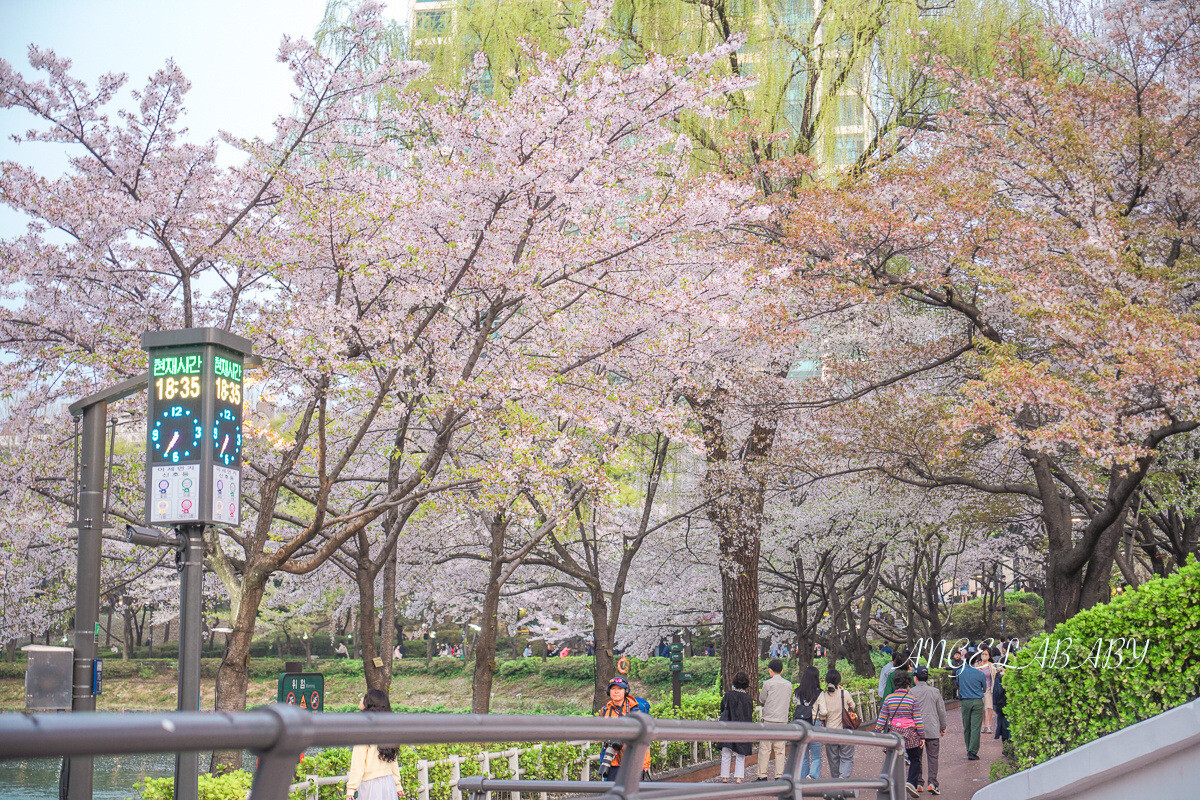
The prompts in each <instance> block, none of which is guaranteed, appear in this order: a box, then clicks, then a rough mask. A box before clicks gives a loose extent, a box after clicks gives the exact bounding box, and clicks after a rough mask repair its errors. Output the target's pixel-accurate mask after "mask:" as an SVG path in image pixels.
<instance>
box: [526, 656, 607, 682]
mask: <svg viewBox="0 0 1200 800" xmlns="http://www.w3.org/2000/svg"><path fill="white" fill-rule="evenodd" d="M538 674H539V675H541V676H542V677H543V678H545V679H546V680H560V681H582V682H587V683H591V682H592V681H594V680H595V679H596V665H595V659H593V658H592V657H591V656H568V657H566V658H551V659H548V660H547V661H546V662H545V663H544V664H542V665H541V669H540V670H538Z"/></svg>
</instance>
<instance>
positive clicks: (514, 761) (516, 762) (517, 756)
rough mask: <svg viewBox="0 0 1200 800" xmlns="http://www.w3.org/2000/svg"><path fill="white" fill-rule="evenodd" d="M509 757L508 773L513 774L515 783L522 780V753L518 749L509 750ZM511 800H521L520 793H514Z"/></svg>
mask: <svg viewBox="0 0 1200 800" xmlns="http://www.w3.org/2000/svg"><path fill="white" fill-rule="evenodd" d="M508 752H509V756H508V771H509V772H511V773H512V779H513V780H514V781H516V780H520V779H521V771H522V770H521V751H520V750H518V749H517V748H515V747H514V748H513V749H512V750H509V751H508ZM509 800H521V793H520V792H513V793H512V795H511V796H510V798H509Z"/></svg>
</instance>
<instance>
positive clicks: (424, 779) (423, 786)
mask: <svg viewBox="0 0 1200 800" xmlns="http://www.w3.org/2000/svg"><path fill="white" fill-rule="evenodd" d="M417 796H418V797H420V798H421V800H429V762H428V761H426V760H425V759H423V758H418V759H417Z"/></svg>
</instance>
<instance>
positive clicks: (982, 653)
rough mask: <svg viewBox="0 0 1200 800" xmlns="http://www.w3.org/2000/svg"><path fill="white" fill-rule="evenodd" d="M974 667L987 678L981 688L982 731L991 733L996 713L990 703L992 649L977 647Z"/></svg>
mask: <svg viewBox="0 0 1200 800" xmlns="http://www.w3.org/2000/svg"><path fill="white" fill-rule="evenodd" d="M975 669H977V670H979V671H980V672H982V673H983V674H984V676H985V677H986V678H987V685H986V686H984V689H983V732H984V733H991V732H992V725H993V724H994V718H995V715H996V712H995V708H994V706H993V704H992V687H993V686H994V685H995V683H996V665H995V664H994V663H993V662H992V651H991V650H990V649H988V648H986V647H980V648H979V655H978V657H977V659H976V662H975Z"/></svg>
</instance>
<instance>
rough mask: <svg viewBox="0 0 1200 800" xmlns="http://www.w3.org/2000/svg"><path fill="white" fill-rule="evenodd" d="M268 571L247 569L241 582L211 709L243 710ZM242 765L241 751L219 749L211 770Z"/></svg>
mask: <svg viewBox="0 0 1200 800" xmlns="http://www.w3.org/2000/svg"><path fill="white" fill-rule="evenodd" d="M268 576H269V573H266V572H260V571H258V570H247V572H246V576H245V578H244V579H243V581H242V592H241V602H240V603H239V604H238V613H237V616H236V617H235V618H234V619H233V632H232V633H229V634H226V636H225V656H224V658H222V659H221V666H220V667H218V668H217V683H216V691H215V692H214V700H213V710H214V711H245V710H246V691H247V689H248V688H249V685H250V644H251V641H252V640H253V639H254V623H255V621H256V620H257V619H258V608H259V605H261V603H262V599H263V587H264V586H265V585H266V581H267V578H268ZM241 767H242V751H241V750H218V751H215V752H214V753H213V756H212V766H211V769H212V771H213V772H214V773H216V774H222V773H225V772H229V771H231V770H235V769H241Z"/></svg>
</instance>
